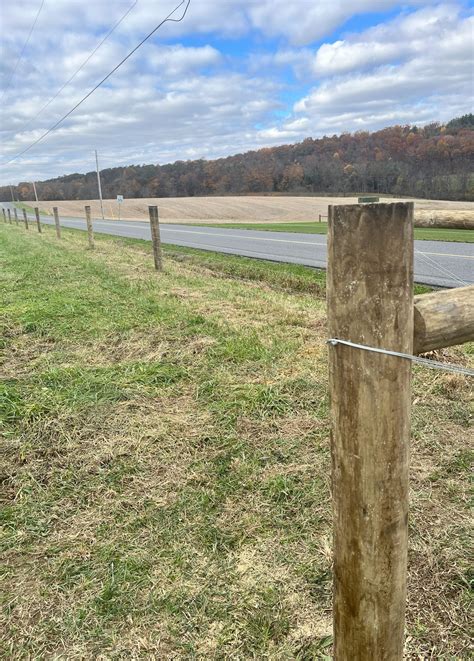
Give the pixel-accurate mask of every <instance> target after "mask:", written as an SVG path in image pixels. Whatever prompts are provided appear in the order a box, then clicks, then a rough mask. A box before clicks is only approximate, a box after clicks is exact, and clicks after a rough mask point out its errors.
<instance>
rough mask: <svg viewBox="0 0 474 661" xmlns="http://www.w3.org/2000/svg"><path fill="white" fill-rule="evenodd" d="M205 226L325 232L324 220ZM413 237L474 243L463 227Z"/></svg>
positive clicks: (473, 236) (420, 230)
mask: <svg viewBox="0 0 474 661" xmlns="http://www.w3.org/2000/svg"><path fill="white" fill-rule="evenodd" d="M188 224H189V225H199V223H188ZM206 227H226V228H227V229H243V230H245V229H247V230H265V231H267V232H298V233H301V234H327V231H328V226H327V223H326V222H322V223H319V222H317V221H313V222H310V221H308V222H299V221H295V222H291V223H272V222H268V223H245V222H242V223H206ZM415 239H418V240H420V241H455V242H456V241H457V242H462V243H474V231H473V230H463V229H444V228H439V227H415Z"/></svg>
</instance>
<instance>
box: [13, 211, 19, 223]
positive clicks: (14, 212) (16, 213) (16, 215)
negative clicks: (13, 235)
mask: <svg viewBox="0 0 474 661" xmlns="http://www.w3.org/2000/svg"><path fill="white" fill-rule="evenodd" d="M13 215H14V216H15V223H16V224H17V225H18V211H17V210H16V209H13Z"/></svg>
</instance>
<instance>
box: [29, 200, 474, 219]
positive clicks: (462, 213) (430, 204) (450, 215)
mask: <svg viewBox="0 0 474 661" xmlns="http://www.w3.org/2000/svg"><path fill="white" fill-rule="evenodd" d="M405 199H408V198H403V200H405ZM389 200H390V201H394V202H395V201H403V200H402V198H389ZM356 203H357V197H340V196H339V197H337V196H332V197H291V196H263V195H260V196H258V195H254V196H238V195H234V196H228V197H177V198H172V197H167V198H142V199H127V200H124V202H123V204H122V209H121V217H122V218H123V219H125V220H144V219H148V205H150V204H156V205H158V207H159V211H160V218H161V220H162V221H163V222H173V223H187V222H199V223H215V222H219V223H220V222H228V223H233V222H234V223H235V222H236V221H237V222H245V223H251V222H255V223H262V222H269V223H275V222H301V221H310V220H317V219H318V217H319V214H322V215H327V212H328V205H329V204H356ZM26 204H28V205H30V206H36V203H34V202H27V203H26ZM40 204H41V208H42V209H44V210H45V211H49V212H50V213H51V209H52V207H53V206H58V207H59V212H60V214H62V215H64V216H68V215H70V216H77V217H83V216H84V205H86V204H88V205H90V206H91V210H92V215H93V217H95V218H100V204H99V201H98V200H61V201H59V202H52V201H42V202H41V203H40ZM104 212H105V216H106V217H107V218H114V219H116V218H117V216H118V208H117V203H116V201H115V200H105V201H104ZM433 216H435V217H436V218H443V219H446V220H447V221H449V220H450V219H463V220H471V221H472V220H473V219H474V202H452V201H445V200H422V199H417V200H415V219H416V218H418V217H419V218H420V219H422V218H423V219H426V218H432V217H433Z"/></svg>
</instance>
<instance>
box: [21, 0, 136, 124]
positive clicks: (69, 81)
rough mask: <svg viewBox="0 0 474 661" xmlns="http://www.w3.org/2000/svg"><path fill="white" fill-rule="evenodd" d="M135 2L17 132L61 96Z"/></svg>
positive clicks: (133, 5)
mask: <svg viewBox="0 0 474 661" xmlns="http://www.w3.org/2000/svg"><path fill="white" fill-rule="evenodd" d="M137 2H138V0H135V2H133V3H132V4H131V5H130V7H129V8H128V9H127V11H126V12H125V14H123V16H122V17H121V18H120V19H119V20H118V21H117V22H116V23H115V25H113V26H112V28H111V29H110V30H109V31H108V32H107V34H106V35H105V37H104V38H103V39H101V41H99V43H98V44H97V46H96V47H95V48H94V50H93V51H92V52H91V53H90V54H89V55H88V56H87V58H86V59H85V60H84V62H83V63H82V64H81V65H80V67H79V68H78V69H76V71H75V72H74V73H73V74H72V76H71V77H70V78H68V80H66V82H65V83H64V84H63V85H62V86H61V87H60V88H59V89H58V91H57V92H56V94H54V95H53V96H52V97H51V98H50V99H49V101H47V103H45V104H44V106H43V107H42V108H41V109H40V110H39V111H38V112H37V113H36V115H35V116H34V117H31V119H29V120H28V121H27V122H26V123H25V124H23V126H22V127H21V128H19V129H16V131H17V132H20V131H24V130H25V129H26V128H28V126H30V125H31V124H32V122H34V121H35V119H38V117H39V116H40V115H41V113H42V112H43V110H46V108H47V107H48V106H49V105H51V103H52V102H53V101H54V100H55V99H57V98H58V96H59V95H60V94H61V92H62V91H63V89H64V88H65V87H67V86H68V85H69V83H71V82H72V81H73V80H74V78H75V77H76V76H77V74H78V73H79V72H80V71H82V69H83V68H84V67H85V66H86V64H87V63H88V62H89V60H90V59H91V58H92V57H93V56H94V55H95V54H96V53H97V51H98V50H99V48H100V47H101V46H102V44H103V43H104V42H105V41H107V39H108V38H109V37H110V35H111V34H112V33H113V32H115V30H116V29H117V28H118V26H119V25H120V24H121V23H122V22H123V21H124V20H125V19H126V17H127V16H128V15H129V13H130V12H131V11H132V9H133V8H134V7H135V5H136V4H137Z"/></svg>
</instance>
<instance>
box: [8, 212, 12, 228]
mask: <svg viewBox="0 0 474 661" xmlns="http://www.w3.org/2000/svg"><path fill="white" fill-rule="evenodd" d="M7 214H8V222H9V223H10V225H11V224H12V214H11V211H10V209H7Z"/></svg>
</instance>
